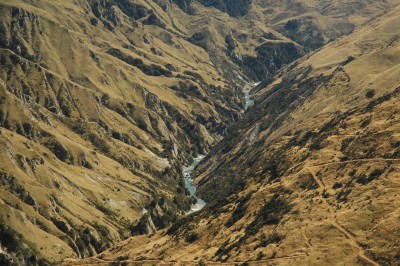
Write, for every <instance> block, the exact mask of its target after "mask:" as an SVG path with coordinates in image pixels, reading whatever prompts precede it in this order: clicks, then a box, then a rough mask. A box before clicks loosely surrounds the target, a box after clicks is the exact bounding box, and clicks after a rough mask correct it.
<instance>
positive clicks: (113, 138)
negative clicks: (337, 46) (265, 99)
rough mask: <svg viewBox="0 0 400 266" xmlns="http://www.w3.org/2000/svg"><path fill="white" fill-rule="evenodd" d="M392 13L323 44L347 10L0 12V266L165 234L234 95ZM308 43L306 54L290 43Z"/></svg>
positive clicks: (10, 5)
mask: <svg viewBox="0 0 400 266" xmlns="http://www.w3.org/2000/svg"><path fill="white" fill-rule="evenodd" d="M344 2H345V3H352V2H350V1H343V2H342V1H341V2H338V3H344ZM394 2H395V1H386V2H382V3H381V2H379V1H378V2H377V1H375V2H370V3H369V5H356V8H354V9H353V10H352V11H351V12H350V13H349V14H350V15H349V17H350V18H351V19H349V20H348V21H347V20H346V23H345V26H343V27H339V28H340V30H339V31H337V32H336V29H338V24H337V22H338V21H339V20H343V17H344V14H346V15H347V12H348V10H347V9H343V8H342V5H338V6H337V7H335V10H336V11H335V12H333V13H326V12H325V11H324V10H323V8H322V6H318V8H316V7H314V6H313V5H314V4H310V3H309V2H308V1H302V2H299V3H297V2H286V1H283V2H282V3H280V2H279V1H276V2H272V1H270V2H265V1H252V2H250V1H234V2H231V1H229V2H228V1H173V2H171V1H166V0H157V1H152V0H149V1H144V0H137V1H133V0H106V1H104V0H91V1H83V0H74V1H68V0H58V1H49V0H43V1H34V0H24V1H23V0H15V1H14V0H13V1H10V0H0V14H1V16H0V66H1V67H0V127H1V128H0V129H1V135H0V142H1V146H0V160H1V163H0V185H1V186H0V190H1V193H0V199H1V200H0V207H1V208H0V209H1V211H0V221H1V223H0V234H1V236H2V238H1V239H5V240H4V241H2V242H1V243H2V250H3V249H4V251H5V254H6V255H3V256H0V259H1V260H3V259H4V258H7V259H11V260H13V261H14V262H15V263H19V264H26V263H28V262H29V263H32V264H41V263H44V260H45V261H48V262H50V263H55V262H59V261H60V260H62V259H63V258H65V257H75V258H83V257H88V256H91V255H95V254H97V253H99V252H101V251H103V250H105V249H106V248H108V247H110V246H112V245H113V244H115V243H117V242H119V241H121V240H123V239H126V238H128V237H130V236H132V235H137V234H149V233H154V232H155V230H157V229H160V228H165V227H166V226H168V225H170V224H171V223H172V222H173V221H176V219H177V218H179V217H182V216H183V215H184V214H185V212H186V211H187V210H188V209H189V208H190V205H191V202H192V199H190V197H189V196H188V192H187V190H186V188H185V184H184V181H183V177H182V174H181V168H182V166H183V165H185V164H187V163H189V161H190V158H192V157H195V156H197V155H198V154H204V153H207V152H208V151H209V149H210V148H211V146H213V145H215V144H216V143H217V142H218V141H220V140H221V139H222V138H223V137H224V136H225V135H226V134H227V131H228V127H229V126H231V125H232V124H234V123H235V122H236V121H238V120H239V118H240V117H241V116H242V113H243V109H244V107H245V101H244V94H243V91H242V90H243V89H246V88H248V87H249V86H250V85H251V84H252V81H253V80H254V81H256V80H261V79H264V78H271V77H272V76H273V75H275V74H276V72H277V71H279V70H280V69H281V68H282V67H283V66H284V65H285V64H288V63H290V62H292V61H294V60H296V59H297V58H299V57H300V56H302V55H304V54H305V53H306V52H307V51H309V50H312V49H314V48H316V47H319V46H320V45H322V44H323V43H325V42H327V41H328V39H330V38H331V39H333V38H336V37H337V36H339V35H341V34H344V33H347V32H349V31H350V30H351V29H352V28H353V27H354V26H355V25H359V24H361V23H363V22H365V21H366V19H367V18H368V17H370V16H371V15H372V14H378V13H380V12H381V11H383V10H385V9H386V8H388V7H390V6H391V5H393V3H394ZM238 3H246V8H244V9H240V8H239V6H238V5H237V4H238ZM216 4H217V6H216ZM332 5H333V4H332V3H331V4H330V5H328V7H329V9H331V6H332ZM335 5H336V2H335ZM305 6H306V8H305ZM344 6H345V5H344ZM214 7H216V8H214ZM288 10H291V11H293V13H292V12H288ZM310 10H314V11H313V12H314V13H313V15H312V16H311V17H309V13H310V12H311V11H310ZM294 11H295V12H294ZM271 14H272V15H271ZM272 17H273V18H274V19H273V22H272V21H270V22H267V21H269V20H270V18H272ZM298 17H301V18H302V19H301V21H303V18H304V17H306V18H307V19H306V20H307V21H306V22H304V23H303V22H301V23H298V22H297V20H296V19H297V18H298ZM336 17H338V18H336ZM353 18H354V19H353ZM355 18H357V19H355ZM289 21H292V22H290V23H289ZM309 21H312V23H311V24H312V27H311V26H310V25H311V24H310V22H309ZM327 21H328V22H329V23H328V22H327ZM332 21H333V22H332ZM331 22H332V23H331ZM287 23H289V26H285V25H287ZM314 24H315V25H314ZM296 25H297V26H296ZM288 29H289V30H291V34H288V33H287V30H288ZM310 31H311V32H312V33H313V34H314V33H315V34H316V35H315V36H317V37H318V36H323V37H321V38H316V39H318V40H319V42H318V43H317V45H313V46H307V45H306V44H307V43H308V41H307V40H303V41H301V40H297V39H296V38H295V37H297V36H300V35H302V36H306V34H308V33H309V32H310ZM329 31H335V34H330V33H328V32H329ZM260 97H262V96H260ZM224 150H225V149H224ZM205 187H206V185H204V188H205ZM212 191H213V190H210V192H209V193H210V195H211V194H212V193H213V192H212ZM207 193H208V192H207ZM1 263H3V261H1Z"/></svg>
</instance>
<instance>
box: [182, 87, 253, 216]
mask: <svg viewBox="0 0 400 266" xmlns="http://www.w3.org/2000/svg"><path fill="white" fill-rule="evenodd" d="M258 84H259V83H255V84H254V86H257V85H258ZM245 100H246V107H245V110H247V109H249V107H251V106H252V105H253V104H254V101H253V100H252V99H251V94H250V90H245ZM204 157H205V156H204V155H199V156H198V157H196V158H194V159H193V163H192V164H191V165H190V166H188V167H186V168H184V169H183V172H182V173H183V176H184V177H185V185H186V188H187V189H188V190H189V193H190V196H193V197H195V199H196V200H197V203H196V204H194V205H192V208H191V209H190V211H189V212H188V213H187V214H190V213H193V212H197V211H200V210H201V209H203V207H204V206H206V202H205V201H204V200H202V199H200V198H198V197H197V196H196V185H195V184H194V183H193V179H192V174H193V171H194V168H195V167H196V166H197V165H198V164H199V163H200V162H201V161H202V160H203V159H204Z"/></svg>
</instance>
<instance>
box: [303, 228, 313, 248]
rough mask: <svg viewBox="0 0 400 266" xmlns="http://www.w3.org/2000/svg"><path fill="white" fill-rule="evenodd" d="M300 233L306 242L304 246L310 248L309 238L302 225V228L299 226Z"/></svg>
mask: <svg viewBox="0 0 400 266" xmlns="http://www.w3.org/2000/svg"><path fill="white" fill-rule="evenodd" d="M301 235H302V236H303V238H304V241H305V242H306V246H307V247H308V248H312V245H311V240H310V239H309V238H308V236H307V234H306V228H305V227H302V228H301Z"/></svg>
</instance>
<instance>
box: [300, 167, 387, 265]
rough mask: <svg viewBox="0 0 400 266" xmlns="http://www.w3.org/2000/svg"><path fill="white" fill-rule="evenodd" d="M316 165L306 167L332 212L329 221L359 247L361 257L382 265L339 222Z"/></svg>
mask: <svg viewBox="0 0 400 266" xmlns="http://www.w3.org/2000/svg"><path fill="white" fill-rule="evenodd" d="M323 165H329V163H328V164H323ZM323 165H319V166H323ZM314 167H318V166H312V167H306V169H307V170H308V171H309V172H310V173H311V175H312V177H313V178H314V180H315V182H316V183H317V184H318V192H319V197H320V198H321V200H322V204H323V205H324V206H325V207H326V208H327V209H328V210H329V213H330V216H329V222H330V223H331V224H332V226H334V227H335V228H336V229H338V230H339V231H340V232H341V233H342V234H344V235H345V237H346V238H347V239H348V240H349V242H350V244H351V245H352V246H353V247H355V248H356V249H358V253H357V255H358V256H359V257H360V258H361V259H363V260H364V261H366V262H368V263H370V264H371V265H374V266H380V264H379V263H377V262H376V261H374V260H372V259H370V258H369V257H367V255H366V254H365V250H364V249H363V248H362V247H361V246H360V245H359V244H358V242H357V240H356V239H355V237H354V236H353V235H352V233H351V232H350V231H348V230H347V229H346V228H344V227H343V226H341V225H340V224H339V223H338V221H337V218H336V212H335V210H334V209H333V207H332V206H331V205H330V204H329V202H328V201H327V200H326V199H325V198H324V197H323V196H322V195H323V193H324V191H325V190H326V187H325V184H324V183H323V182H322V181H321V180H320V179H319V178H318V177H317V175H316V174H315V172H314Z"/></svg>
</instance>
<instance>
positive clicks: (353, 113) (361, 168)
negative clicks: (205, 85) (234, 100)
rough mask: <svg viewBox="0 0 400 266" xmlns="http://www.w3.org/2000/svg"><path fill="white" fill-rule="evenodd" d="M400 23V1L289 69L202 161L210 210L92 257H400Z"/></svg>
mask: <svg viewBox="0 0 400 266" xmlns="http://www.w3.org/2000/svg"><path fill="white" fill-rule="evenodd" d="M399 23H400V9H399V8H397V9H395V10H393V11H391V12H389V13H388V14H386V15H384V16H382V17H380V18H378V19H376V20H374V21H372V22H370V23H367V24H366V25H364V26H363V27H361V28H360V29H358V30H356V31H355V32H354V33H353V34H351V35H350V36H347V37H344V38H341V39H339V40H337V41H335V42H332V43H331V44H328V45H327V46H325V47H324V48H322V49H321V50H320V51H318V52H317V53H315V54H313V55H311V56H309V57H307V58H304V59H302V60H300V61H298V62H296V63H295V64H292V65H290V66H289V67H287V68H286V69H285V70H283V71H282V72H281V73H279V74H278V76H277V77H276V79H275V81H274V82H272V83H270V84H267V85H265V87H263V88H262V89H260V90H259V91H258V92H257V95H256V97H255V101H256V103H255V106H254V107H253V108H252V109H250V110H249V111H248V112H247V113H246V115H245V117H244V119H243V120H242V121H241V122H239V124H238V125H237V126H235V127H234V128H233V129H232V133H231V134H230V135H229V136H227V137H226V138H225V139H224V140H223V141H222V142H221V143H219V144H218V145H217V146H216V147H215V148H214V149H213V150H212V152H211V153H210V155H209V156H207V158H206V160H205V161H204V163H202V164H201V165H200V168H198V169H197V173H198V177H197V182H198V184H199V187H198V188H199V194H200V196H201V197H202V198H204V199H206V201H208V202H209V205H208V206H206V208H205V209H204V210H203V211H202V212H200V213H197V214H194V215H192V216H189V217H187V218H186V219H184V220H182V221H181V222H180V223H178V224H176V225H175V226H173V227H171V228H170V229H168V230H167V231H162V232H160V233H158V234H156V235H155V236H152V237H140V238H136V237H134V238H132V239H130V240H127V241H126V242H123V243H122V244H120V245H118V246H117V248H116V249H114V250H109V251H107V252H105V253H103V254H102V255H100V256H98V257H96V258H93V259H91V260H87V261H85V263H89V264H96V263H105V262H106V261H107V262H109V261H113V260H116V259H117V258H118V257H119V259H120V260H122V261H124V260H126V261H127V262H137V263H139V261H143V263H146V260H148V263H151V260H154V262H161V261H164V262H166V263H167V262H171V263H173V261H178V262H179V263H181V264H185V263H186V264H193V265H195V264H196V263H198V262H199V261H200V260H203V261H204V262H205V263H209V264H211V263H212V262H224V263H226V264H227V265H234V264H238V263H242V262H248V263H249V264H250V265H260V264H261V265H262V264H263V263H270V264H277V265H299V264H307V265H308V264H309V265H341V264H346V265H385V264H387V265H391V264H396V262H397V261H398V257H399V253H398V252H399V247H400V243H399V239H400V237H399V233H398V232H399V225H398V223H397V222H396V221H397V220H398V218H399V215H400V213H399V211H398V209H399V202H400V200H399V193H398V192H399V190H400V187H399V179H400V175H399V170H400V169H399V163H400V157H399V154H400V150H399V148H400V146H399V143H400V135H399V132H400V128H399V116H398V115H397V114H398V113H399V111H400V110H399V105H398V102H399V96H400V89H399V85H400V80H399V72H400V66H399V64H400V60H399V58H398V56H397V55H398V54H399V50H400V42H399V39H398V38H397V35H398V33H399V32H398V31H399V29H398V28H397V27H396V25H399ZM139 243H145V244H139ZM82 263H83V262H82Z"/></svg>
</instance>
